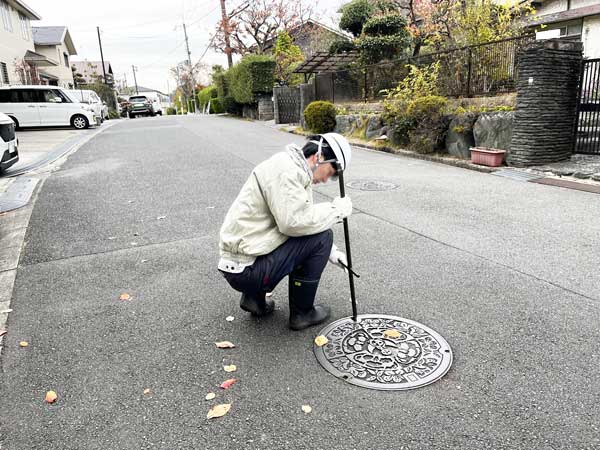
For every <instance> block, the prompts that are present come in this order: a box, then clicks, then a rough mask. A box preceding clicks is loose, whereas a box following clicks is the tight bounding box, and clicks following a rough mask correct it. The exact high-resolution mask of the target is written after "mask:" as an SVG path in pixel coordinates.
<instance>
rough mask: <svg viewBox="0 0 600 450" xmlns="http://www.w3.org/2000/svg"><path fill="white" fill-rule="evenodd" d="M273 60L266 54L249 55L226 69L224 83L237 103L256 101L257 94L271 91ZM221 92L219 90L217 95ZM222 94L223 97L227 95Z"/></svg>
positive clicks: (273, 81)
mask: <svg viewBox="0 0 600 450" xmlns="http://www.w3.org/2000/svg"><path fill="white" fill-rule="evenodd" d="M274 73H275V60H274V59H273V58H270V57H268V56H260V55H250V56H246V57H245V58H243V59H242V60H241V61H240V62H239V63H238V64H236V65H235V66H233V67H232V68H231V69H229V70H228V71H227V75H226V85H227V89H228V90H229V92H228V94H229V95H231V96H232V97H233V98H234V99H235V101H236V102H237V103H240V104H251V103H255V102H256V95H257V94H269V93H271V92H273V84H274V83H275V75H274ZM220 94H221V92H219V96H221V95H220ZM227 96H228V95H224V96H223V97H227Z"/></svg>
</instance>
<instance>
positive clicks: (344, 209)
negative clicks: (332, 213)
mask: <svg viewBox="0 0 600 450" xmlns="http://www.w3.org/2000/svg"><path fill="white" fill-rule="evenodd" d="M331 203H333V206H334V207H335V208H336V209H338V210H339V211H340V214H341V215H342V219H344V218H346V217H350V214H352V201H351V200H350V197H344V198H341V197H336V198H334V199H333V201H332V202H331Z"/></svg>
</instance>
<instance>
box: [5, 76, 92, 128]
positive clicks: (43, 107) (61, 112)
mask: <svg viewBox="0 0 600 450" xmlns="http://www.w3.org/2000/svg"><path fill="white" fill-rule="evenodd" d="M0 112H3V113H4V114H6V115H7V116H9V117H10V118H11V119H12V120H13V121H14V122H15V125H16V126H17V128H18V127H23V128H24V127H45V126H69V125H70V126H72V127H75V128H77V129H83V128H88V127H89V126H90V125H98V124H99V122H100V118H99V117H97V116H96V115H95V114H94V110H93V107H92V106H90V105H88V104H85V103H79V102H76V101H74V100H73V99H71V97H69V95H68V94H67V93H66V92H65V90H64V89H62V88H59V87H56V86H26V85H23V86H20V85H14V86H0Z"/></svg>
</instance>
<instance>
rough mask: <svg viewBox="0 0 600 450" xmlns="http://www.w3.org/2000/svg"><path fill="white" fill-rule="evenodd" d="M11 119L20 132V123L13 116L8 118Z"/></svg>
mask: <svg viewBox="0 0 600 450" xmlns="http://www.w3.org/2000/svg"><path fill="white" fill-rule="evenodd" d="M8 117H10V118H11V120H12V121H13V122H14V123H15V130H20V129H21V128H20V127H19V121H18V120H17V119H15V118H14V117H13V116H8Z"/></svg>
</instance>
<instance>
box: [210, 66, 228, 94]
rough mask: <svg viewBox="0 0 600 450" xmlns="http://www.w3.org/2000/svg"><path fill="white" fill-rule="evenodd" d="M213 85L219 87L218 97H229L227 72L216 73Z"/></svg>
mask: <svg viewBox="0 0 600 450" xmlns="http://www.w3.org/2000/svg"><path fill="white" fill-rule="evenodd" d="M213 83H214V85H215V86H216V87H217V97H220V98H224V97H227V96H228V95H229V82H228V77H227V72H225V71H223V72H216V73H214V74H213Z"/></svg>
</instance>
